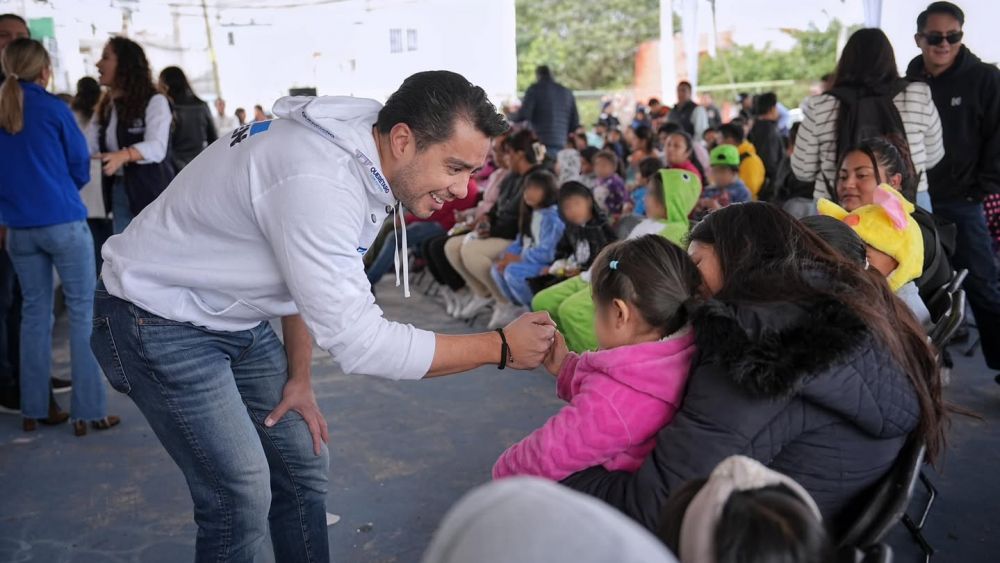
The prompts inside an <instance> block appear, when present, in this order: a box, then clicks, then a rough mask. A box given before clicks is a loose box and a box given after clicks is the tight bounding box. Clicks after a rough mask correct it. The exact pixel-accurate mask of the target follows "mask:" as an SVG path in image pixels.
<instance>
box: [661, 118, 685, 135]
mask: <svg viewBox="0 0 1000 563" xmlns="http://www.w3.org/2000/svg"><path fill="white" fill-rule="evenodd" d="M680 130H681V125H680V124H679V123H674V122H672V121H668V122H666V123H664V124H662V125H660V127H659V128H658V129H657V130H656V134H657V136H659V135H673V134H674V133H676V132H678V131H680Z"/></svg>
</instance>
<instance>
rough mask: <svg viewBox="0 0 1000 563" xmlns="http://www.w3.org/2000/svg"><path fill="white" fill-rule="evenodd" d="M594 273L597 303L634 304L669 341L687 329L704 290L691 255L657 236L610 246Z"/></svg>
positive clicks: (598, 257) (594, 268)
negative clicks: (700, 291) (689, 319)
mask: <svg viewBox="0 0 1000 563" xmlns="http://www.w3.org/2000/svg"><path fill="white" fill-rule="evenodd" d="M591 272H592V278H591V287H592V288H593V289H592V290H593V295H594V302H595V303H600V304H605V305H606V304H609V303H611V302H612V301H614V300H615V299H621V300H622V301H625V302H627V303H631V304H632V305H635V308H636V309H637V310H638V311H639V313H640V314H641V315H642V318H643V319H645V321H646V322H647V323H649V325H650V326H652V327H655V328H657V329H659V330H660V331H662V332H663V334H664V335H668V334H673V333H674V332H677V331H678V330H680V329H681V328H682V327H683V326H684V325H685V324H687V321H688V309H689V308H690V307H691V306H692V303H693V300H694V299H695V296H696V295H698V291H699V288H700V287H701V274H700V273H699V272H698V267H697V266H695V265H694V262H692V261H691V258H690V257H689V256H688V254H687V252H685V251H684V250H683V249H682V248H681V247H679V246H677V245H676V244H674V243H672V242H670V241H669V240H667V239H665V238H663V237H661V236H657V235H646V236H644V237H639V238H636V239H630V240H625V241H621V242H616V243H614V244H611V245H609V246H607V247H606V248H605V249H604V250H602V251H601V253H600V254H599V255H598V256H597V258H596V259H595V260H594V265H593V266H592V267H591Z"/></svg>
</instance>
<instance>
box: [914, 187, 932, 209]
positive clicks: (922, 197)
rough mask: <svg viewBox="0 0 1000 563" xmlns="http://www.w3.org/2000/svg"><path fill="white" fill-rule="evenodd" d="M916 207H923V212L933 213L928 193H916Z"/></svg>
mask: <svg viewBox="0 0 1000 563" xmlns="http://www.w3.org/2000/svg"><path fill="white" fill-rule="evenodd" d="M917 207H923V208H924V211H926V212H928V213H934V206H933V204H931V194H930V192H917Z"/></svg>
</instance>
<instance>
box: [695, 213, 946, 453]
mask: <svg viewBox="0 0 1000 563" xmlns="http://www.w3.org/2000/svg"><path fill="white" fill-rule="evenodd" d="M689 240H690V241H692V242H699V243H702V244H708V245H712V246H713V247H714V250H715V254H716V255H717V256H718V258H719V265H720V266H721V270H722V279H723V285H722V288H721V289H720V290H719V292H718V293H717V294H716V296H715V297H716V298H717V299H719V300H721V301H730V302H756V303H770V302H787V301H792V302H800V303H808V302H816V301H828V300H834V301H837V302H839V303H841V304H842V305H843V306H844V307H846V308H847V309H848V310H849V311H851V312H853V313H854V315H856V316H857V317H858V319H859V320H860V321H861V322H862V323H864V325H865V326H866V327H867V328H868V330H869V331H871V333H872V334H873V335H874V336H875V338H876V339H878V340H879V341H880V342H881V343H882V344H883V345H885V346H886V348H887V349H888V350H889V352H890V353H891V355H892V357H893V358H894V359H895V360H896V362H897V363H898V364H899V366H900V367H901V368H902V370H903V371H904V372H905V373H906V375H907V377H908V378H909V380H910V382H911V383H912V384H913V387H914V389H915V390H916V393H917V399H918V401H919V403H920V423H919V425H918V428H917V430H916V433H917V434H919V435H920V436H921V437H922V438H923V439H924V440H925V442H926V444H927V453H928V459H929V460H931V461H932V462H933V461H936V460H938V459H939V457H940V455H941V453H942V452H943V450H944V444H945V436H944V426H945V422H946V420H947V414H946V412H945V406H944V402H943V401H942V398H941V374H940V370H939V368H938V365H937V362H936V361H935V358H934V354H933V352H932V351H931V348H930V346H929V345H928V343H927V333H926V332H925V331H924V329H923V327H921V326H920V325H919V323H918V322H917V321H916V319H915V318H914V317H913V314H912V313H910V311H909V309H908V308H907V306H906V304H905V303H903V302H902V301H900V300H899V299H898V298H896V296H895V295H893V294H892V291H891V290H890V289H889V285H888V284H887V283H886V281H885V278H884V277H883V276H879V275H873V274H872V273H871V272H866V271H864V270H862V269H861V267H859V266H858V264H857V263H856V262H854V261H851V260H850V259H848V258H847V257H845V256H843V255H841V254H840V253H839V252H837V251H836V250H834V249H833V247H831V246H830V245H829V244H827V243H826V242H824V241H823V240H822V239H821V238H820V237H819V236H818V235H816V234H815V233H813V232H812V231H810V230H809V229H807V228H806V227H805V226H804V225H803V224H802V223H800V222H799V221H796V220H795V219H794V218H793V217H792V216H791V215H789V214H788V213H786V212H785V211H783V210H781V209H780V208H778V207H776V206H773V205H771V204H768V203H763V202H759V203H758V202H753V203H744V204H740V205H730V206H728V207H724V208H722V209H720V210H718V211H715V212H713V213H711V214H709V215H708V216H707V217H705V218H704V219H703V220H702V221H701V222H700V223H698V224H697V225H695V227H694V228H693V229H692V230H691V234H690V235H689ZM817 274H819V275H820V276H822V277H823V278H824V279H825V283H822V284H817V283H815V280H816V276H817Z"/></svg>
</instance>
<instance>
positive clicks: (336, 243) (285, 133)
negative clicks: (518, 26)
mask: <svg viewBox="0 0 1000 563" xmlns="http://www.w3.org/2000/svg"><path fill="white" fill-rule="evenodd" d="M380 108H381V104H379V103H378V102H375V101H373V100H366V99H360V98H349V97H318V98H312V97H287V98H282V99H280V100H278V102H277V103H276V104H275V106H274V115H275V116H277V117H281V118H282V119H276V120H273V121H265V122H260V123H254V124H250V125H246V126H243V127H240V128H238V129H237V130H235V131H233V133H232V134H231V135H229V136H226V137H222V138H220V139H219V140H218V141H216V142H215V143H213V144H212V145H211V146H210V147H208V148H207V149H205V151H204V152H202V153H201V154H200V155H199V156H198V158H196V159H195V160H194V161H193V162H191V164H189V165H188V166H186V167H185V168H184V170H183V171H181V173H180V174H178V175H177V178H176V179H174V181H173V182H172V183H171V184H170V186H169V187H168V188H167V189H166V191H164V193H163V194H162V195H161V196H160V197H158V198H157V199H156V201H154V202H153V203H152V204H151V205H150V206H149V207H147V208H146V209H145V210H144V211H143V212H142V213H140V214H139V216H138V217H136V218H135V220H133V222H132V224H131V225H130V226H129V228H128V229H127V230H126V231H125V232H124V233H122V234H121V235H118V236H114V237H111V238H110V239H108V242H107V244H105V245H104V249H103V251H102V255H103V257H104V268H103V270H102V272H101V276H102V278H103V280H104V284H105V286H106V287H107V290H108V292H109V293H111V294H112V295H114V296H116V297H119V298H121V299H125V300H126V301H130V302H132V303H135V304H136V305H138V306H140V307H142V308H143V309H146V310H148V311H150V312H151V313H154V314H156V315H159V316H161V317H164V318H167V319H171V320H175V321H182V322H190V323H193V324H195V325H198V326H203V327H206V328H209V329H213V330H220V331H240V330H247V329H250V328H253V327H254V326H256V325H258V324H259V323H261V322H262V321H265V320H268V319H272V318H276V317H281V316H287V315H293V314H295V313H296V312H298V313H301V314H302V316H303V318H304V319H305V322H306V325H307V326H308V327H309V331H310V333H311V334H312V336H313V338H315V339H316V342H317V343H318V344H319V346H321V347H322V348H323V349H325V350H327V351H328V352H329V353H330V354H331V355H332V356H333V358H334V359H335V360H336V361H337V362H338V363H339V364H340V366H341V368H342V369H343V370H344V371H345V372H347V373H360V374H368V375H377V376H381V377H388V378H392V379H418V378H421V377H423V376H424V375H425V374H426V373H427V371H428V370H429V369H430V365H431V360H432V359H433V357H434V345H435V337H434V334H433V333H431V332H427V331H423V330H418V329H416V328H414V327H413V326H411V325H403V324H399V323H394V322H390V321H387V320H385V319H384V318H383V317H382V311H381V309H379V307H378V306H377V305H375V299H374V297H373V296H372V293H371V288H370V285H369V283H368V279H367V277H366V276H365V271H364V264H363V263H362V258H361V256H362V255H363V254H364V252H365V251H367V249H368V247H369V246H370V245H371V243H372V241H374V239H375V236H376V234H378V231H379V229H380V228H381V226H382V222H383V221H384V220H385V218H386V216H387V215H388V214H389V213H391V212H392V210H393V206H394V205H395V204H396V199H395V197H394V196H393V194H392V192H391V190H390V188H389V184H388V182H387V181H386V180H385V175H384V174H382V172H381V165H380V162H379V159H378V151H377V150H376V148H375V141H374V139H373V137H372V126H373V125H374V123H375V120H376V116H377V113H378V110H379V109H380Z"/></svg>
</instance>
